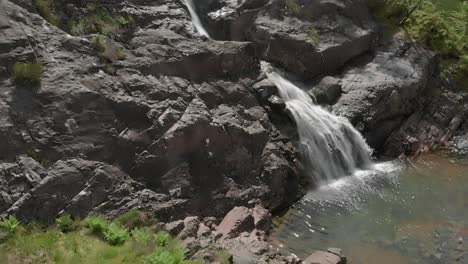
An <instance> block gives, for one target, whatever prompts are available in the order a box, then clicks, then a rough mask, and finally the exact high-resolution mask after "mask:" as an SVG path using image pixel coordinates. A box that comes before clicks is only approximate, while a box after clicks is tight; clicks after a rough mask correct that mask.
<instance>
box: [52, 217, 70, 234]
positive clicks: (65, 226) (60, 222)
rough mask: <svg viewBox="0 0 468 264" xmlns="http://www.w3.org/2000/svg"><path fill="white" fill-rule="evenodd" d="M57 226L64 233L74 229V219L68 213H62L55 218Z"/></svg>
mask: <svg viewBox="0 0 468 264" xmlns="http://www.w3.org/2000/svg"><path fill="white" fill-rule="evenodd" d="M55 223H56V224H57V227H58V228H59V229H60V230H61V231H62V232H64V233H66V232H70V231H72V230H73V229H74V226H73V225H74V221H73V219H72V218H71V216H70V215H69V214H64V215H62V216H60V217H59V218H57V219H56V220H55Z"/></svg>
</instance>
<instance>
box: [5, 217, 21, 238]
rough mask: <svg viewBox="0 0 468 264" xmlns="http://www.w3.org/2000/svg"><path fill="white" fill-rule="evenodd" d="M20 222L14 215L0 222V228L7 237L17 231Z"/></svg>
mask: <svg viewBox="0 0 468 264" xmlns="http://www.w3.org/2000/svg"><path fill="white" fill-rule="evenodd" d="M20 225H21V222H20V221H19V220H18V219H17V218H16V216H14V215H10V216H8V217H7V218H5V219H3V220H1V221H0V228H1V229H3V230H5V231H6V232H7V233H8V234H9V235H14V234H16V232H17V231H18V229H19V227H20Z"/></svg>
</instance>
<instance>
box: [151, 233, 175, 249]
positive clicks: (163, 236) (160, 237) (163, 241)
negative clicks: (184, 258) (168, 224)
mask: <svg viewBox="0 0 468 264" xmlns="http://www.w3.org/2000/svg"><path fill="white" fill-rule="evenodd" d="M154 240H155V241H156V244H158V245H159V246H160V247H165V246H166V245H167V244H168V243H169V242H170V241H171V235H170V234H169V233H167V232H164V231H160V232H158V233H156V235H154Z"/></svg>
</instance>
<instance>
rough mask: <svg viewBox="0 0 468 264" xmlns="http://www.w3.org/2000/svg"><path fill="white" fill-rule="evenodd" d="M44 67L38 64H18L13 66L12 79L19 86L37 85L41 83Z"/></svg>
mask: <svg viewBox="0 0 468 264" xmlns="http://www.w3.org/2000/svg"><path fill="white" fill-rule="evenodd" d="M41 78H42V66H41V65H40V64H37V63H22V62H17V63H16V64H15V65H14V66H13V76H12V79H13V81H14V82H15V83H18V84H30V85H37V84H39V83H40V82H41Z"/></svg>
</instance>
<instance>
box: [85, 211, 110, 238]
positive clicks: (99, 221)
mask: <svg viewBox="0 0 468 264" xmlns="http://www.w3.org/2000/svg"><path fill="white" fill-rule="evenodd" d="M85 223H86V225H87V226H88V227H89V229H91V231H92V232H93V233H96V234H98V233H103V232H104V231H105V230H106V229H107V226H108V225H109V222H108V221H107V220H106V219H105V218H104V217H102V216H99V215H91V216H88V217H87V218H86V219H85Z"/></svg>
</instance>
